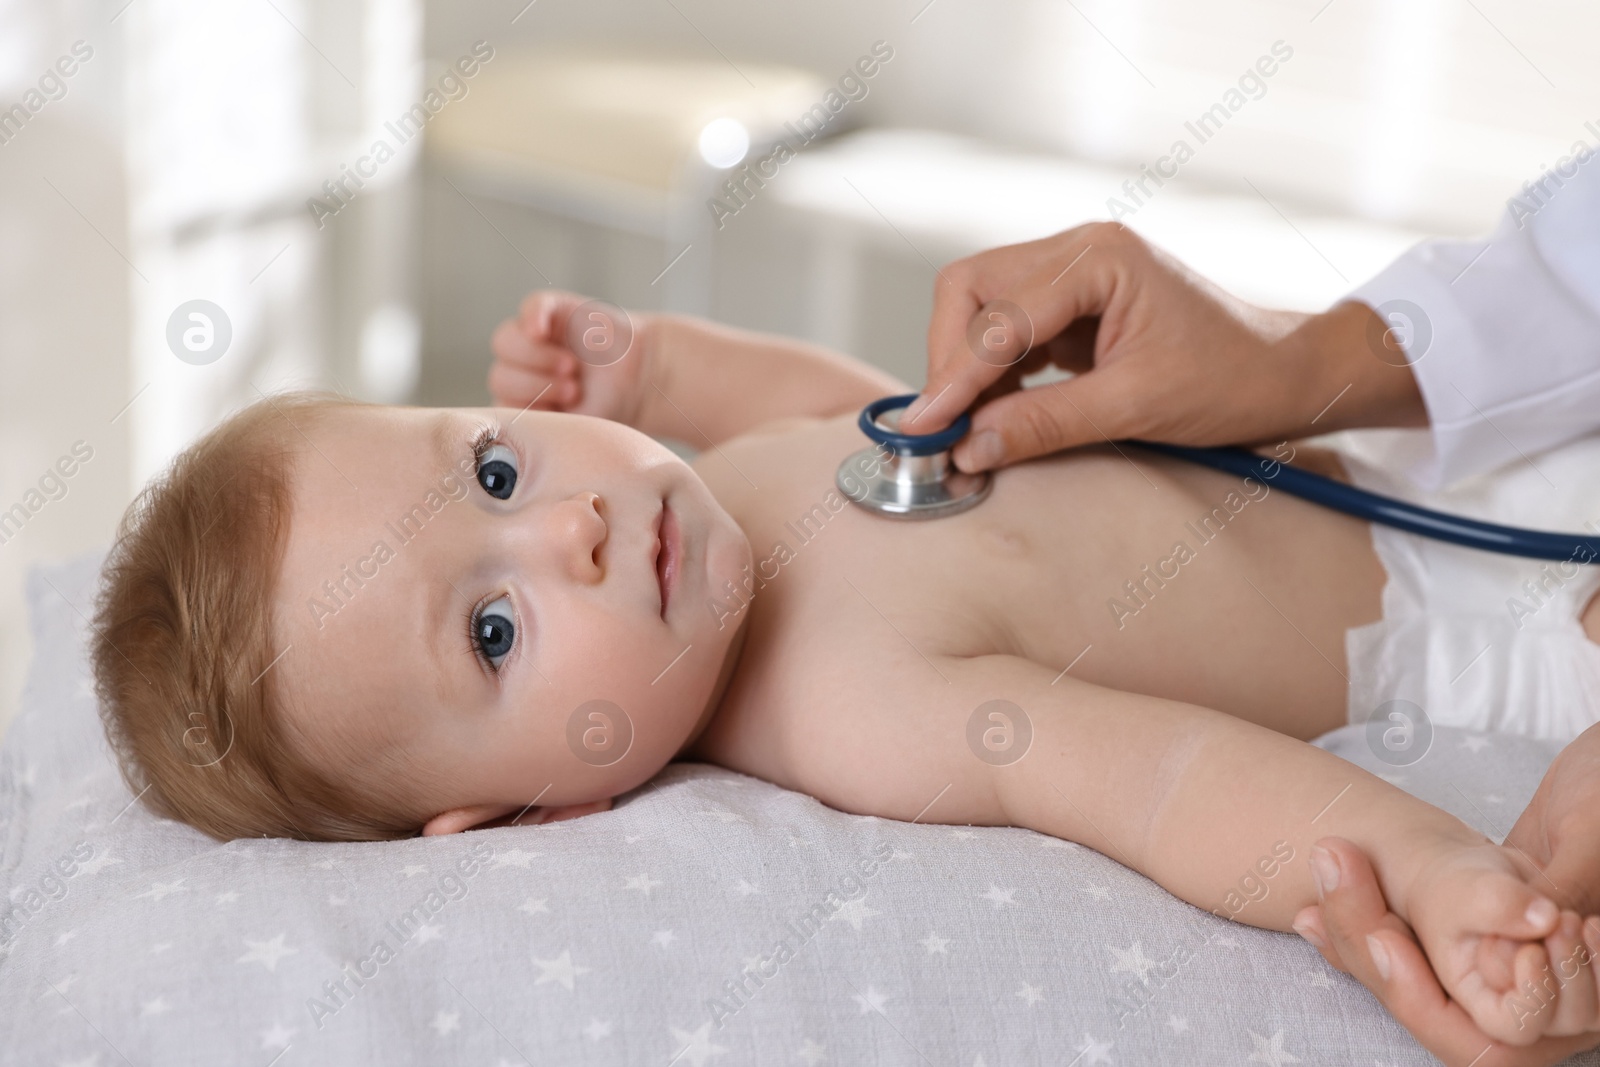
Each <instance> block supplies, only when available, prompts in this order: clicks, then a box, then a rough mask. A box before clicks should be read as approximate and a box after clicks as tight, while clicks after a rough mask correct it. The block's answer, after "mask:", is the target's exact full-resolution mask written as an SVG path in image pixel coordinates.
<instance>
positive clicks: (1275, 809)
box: [807, 656, 1556, 1044]
mask: <svg viewBox="0 0 1600 1067" xmlns="http://www.w3.org/2000/svg"><path fill="white" fill-rule="evenodd" d="M938 670H939V676H938V677H936V676H934V673H933V672H932V671H930V670H929V669H928V666H927V665H926V664H920V665H919V664H918V663H917V662H915V661H912V662H908V663H907V664H905V665H904V671H903V672H895V673H896V674H897V675H898V674H901V673H904V675H905V677H907V678H910V679H916V678H919V677H921V678H925V679H926V684H913V685H911V686H909V687H908V686H906V685H904V684H902V683H901V682H900V681H899V680H898V678H897V681H896V684H895V685H893V686H886V687H885V688H886V689H889V690H891V692H888V693H886V694H884V695H882V696H873V697H869V698H867V704H868V706H867V707H865V708H863V707H861V706H860V704H859V703H858V704H857V707H856V709H855V711H856V712H857V714H855V715H853V716H851V717H850V719H849V727H848V729H847V724H846V723H845V722H838V723H834V724H833V726H834V729H835V731H836V735H837V736H841V737H849V738H850V739H851V741H852V745H851V746H850V748H851V750H852V755H853V756H855V757H856V758H851V759H845V760H839V761H836V762H835V763H833V764H832V765H831V766H829V767H818V768H808V770H809V771H810V772H811V773H809V774H808V775H807V777H808V778H812V779H814V780H816V784H817V785H818V786H819V788H818V789H817V790H815V793H816V795H818V796H819V797H820V798H821V799H823V800H824V801H826V802H828V803H834V804H836V805H837V806H841V807H844V808H846V809H847V810H865V809H871V813H873V814H878V815H887V816H891V817H897V818H906V819H910V818H913V817H914V816H917V815H918V814H919V812H920V811H921V809H923V808H924V807H926V808H927V810H926V812H925V813H922V815H921V821H924V822H953V823H980V824H990V825H1014V826H1023V827H1028V828H1030V829H1034V830H1038V831H1041V832H1044V833H1048V834H1052V835H1054V836H1056V837H1061V838H1066V839H1069V840H1073V841H1077V842H1080V843H1082V844H1085V845H1089V846H1090V847H1093V848H1095V849H1098V850H1099V851H1101V852H1104V853H1105V854H1106V855H1108V856H1110V857H1112V858H1114V859H1117V860H1119V861H1120V862H1122V863H1124V864H1126V865H1127V866H1129V867H1132V868H1134V869H1136V870H1138V871H1141V872H1142V873H1144V874H1146V875H1147V876H1149V877H1150V878H1152V879H1154V880H1155V881H1157V882H1159V883H1160V884H1161V885H1162V886H1164V887H1165V888H1166V889H1168V890H1169V891H1170V892H1172V893H1173V894H1175V895H1177V896H1179V897H1181V898H1183V899H1184V900H1186V901H1189V902H1190V903H1192V904H1194V905H1196V906H1199V907H1202V908H1205V909H1207V910H1208V911H1212V912H1213V913H1215V914H1218V915H1221V916H1223V917H1225V918H1231V919H1235V920H1237V921H1239V922H1243V923H1248V924H1250V925H1253V926H1259V927H1265V928H1268V929H1273V930H1288V929H1290V924H1291V922H1292V921H1293V919H1294V918H1295V915H1296V913H1297V912H1298V911H1299V910H1300V909H1301V908H1303V907H1305V906H1307V905H1308V904H1311V903H1314V902H1316V900H1317V898H1318V894H1317V890H1316V887H1315V885H1314V883H1313V880H1312V872H1311V868H1310V866H1309V865H1308V864H1307V863H1306V862H1305V860H1306V858H1307V857H1308V856H1309V854H1310V849H1311V846H1312V844H1313V842H1315V841H1316V840H1317V839H1318V838H1321V837H1324V836H1330V835H1331V836H1338V837H1342V838H1345V839H1347V840H1349V841H1351V842H1353V843H1355V844H1356V845H1358V846H1359V847H1360V848H1361V849H1362V850H1363V851H1364V852H1365V853H1366V854H1367V855H1368V856H1369V857H1371V859H1372V863H1373V867H1374V869H1375V870H1376V872H1377V874H1378V878H1379V881H1380V884H1381V886H1382V888H1383V892H1384V896H1385V898H1386V899H1387V900H1388V901H1389V902H1390V903H1391V905H1392V907H1393V909H1394V911H1395V912H1396V914H1398V915H1399V916H1400V917H1401V918H1403V919H1405V920H1407V921H1408V922H1410V923H1411V924H1412V925H1413V926H1414V927H1416V929H1417V931H1418V934H1419V936H1420V937H1421V939H1422V941H1423V944H1424V946H1425V947H1426V948H1427V949H1428V952H1429V955H1430V958H1431V959H1432V960H1433V962H1434V963H1435V966H1436V969H1437V970H1438V971H1439V974H1440V978H1441V980H1443V981H1444V983H1445V985H1446V988H1448V989H1449V990H1450V991H1451V993H1452V995H1454V996H1455V997H1456V998H1457V999H1458V1000H1461V1001H1462V1003H1463V1005H1464V1006H1465V1007H1467V1008H1468V1010H1469V1011H1470V1012H1471V1013H1472V1014H1473V1017H1474V1018H1475V1019H1476V1020H1477V1021H1478V1023H1479V1025H1481V1026H1484V1028H1485V1030H1489V1031H1490V1032H1493V1033H1495V1036H1497V1037H1501V1039H1502V1040H1507V1041H1511V1042H1514V1043H1517V1044H1524V1043H1527V1042H1528V1041H1531V1040H1533V1039H1534V1038H1535V1037H1537V1036H1538V1035H1539V1033H1541V1032H1543V1028H1542V1027H1539V1026H1537V1025H1536V1024H1537V1021H1535V1027H1534V1028H1532V1029H1528V1030H1527V1031H1526V1032H1525V1033H1524V1032H1522V1031H1521V1030H1520V1029H1519V1028H1518V1027H1517V1026H1516V1020H1515V1018H1514V1016H1513V1015H1512V1014H1511V1011H1510V1009H1509V1008H1507V1007H1506V1005H1505V1004H1504V1003H1503V998H1502V997H1500V996H1499V994H1498V993H1495V992H1494V991H1492V990H1489V989H1488V988H1487V987H1485V986H1483V985H1482V984H1481V982H1480V983H1479V984H1477V985H1474V984H1473V983H1474V981H1475V971H1474V969H1473V963H1474V960H1473V958H1472V955H1473V950H1474V949H1475V946H1476V942H1477V939H1478V938H1481V937H1482V936H1483V935H1490V934H1499V935H1502V936H1508V937H1513V938H1517V939H1522V940H1527V939H1537V938H1543V937H1545V936H1547V935H1549V934H1551V933H1552V931H1553V930H1554V929H1555V925H1556V908H1555V907H1554V905H1552V904H1550V903H1549V902H1548V901H1543V898H1542V897H1541V896H1540V894H1539V893H1538V892H1537V891H1535V890H1534V889H1533V888H1531V887H1530V886H1529V884H1528V879H1529V878H1532V877H1536V875H1535V874H1533V873H1532V872H1531V871H1524V870H1522V869H1521V868H1520V867H1519V866H1518V864H1517V862H1516V859H1515V856H1514V854H1513V853H1511V852H1510V851H1509V850H1505V849H1501V848H1499V847H1498V846H1496V845H1494V844H1492V843H1491V842H1489V841H1488V840H1487V839H1486V838H1484V837H1483V835H1481V834H1479V833H1477V832H1476V831H1474V830H1472V829H1470V828H1469V827H1467V826H1466V825H1465V824H1463V823H1461V822H1460V821H1459V820H1458V819H1456V818H1455V817H1453V816H1451V815H1449V814H1447V813H1446V812H1443V811H1441V810H1439V809H1437V808H1435V807H1433V806H1431V805H1429V804H1426V803H1424V802H1422V801H1420V800H1418V799H1416V798H1414V797H1412V796H1410V795H1409V794H1407V793H1404V792H1402V791H1401V790H1399V789H1397V788H1395V787H1394V786H1391V785H1389V784H1388V783H1387V782H1384V781H1383V780H1381V779H1379V778H1377V777H1375V776H1373V775H1371V774H1368V773H1367V772H1365V771H1363V770H1361V769H1360V768H1358V767H1356V766H1354V765H1353V764H1350V763H1348V762H1346V761H1344V760H1341V759H1339V758H1337V757H1335V756H1333V755H1331V754H1329V753H1327V752H1324V751H1322V750H1321V749H1318V748H1315V747H1313V746H1311V745H1308V744H1306V743H1304V742H1301V741H1298V740H1295V739H1293V738H1290V737H1287V736H1285V735H1282V734H1278V733H1275V732H1273V731H1270V730H1267V729H1265V728H1263V727H1260V726H1257V725H1255V724H1253V723H1250V722H1246V721H1244V720H1242V719H1236V718H1233V717H1232V716H1229V715H1225V714H1223V713H1220V712H1216V711H1212V710H1209V709H1206V708H1201V707H1196V706H1193V705H1188V704H1183V703H1179V702H1175V701H1169V700H1161V699H1156V698H1152V697H1145V696H1139V695H1135V694H1131V693H1124V692H1118V691H1115V690H1109V689H1104V688H1101V687H1098V686H1095V685H1091V684H1088V683H1084V682H1080V681H1076V680H1074V679H1073V678H1071V677H1070V676H1062V677H1054V676H1053V675H1052V672H1051V671H1050V670H1048V669H1046V668H1044V667H1042V666H1040V665H1038V664H1035V663H1032V662H1030V661H1027V660H1022V659H1018V658H1014V657H1007V656H984V657H975V658H960V659H954V658H953V659H940V660H939V667H938ZM995 700H1003V701H1009V702H1010V703H1011V704H1013V705H1015V707H1016V708H1020V709H1021V712H1020V714H1019V713H1017V712H1014V711H1013V712H1010V713H1009V716H1008V717H1009V718H1010V720H1012V721H1010V722H1007V721H1005V719H987V718H985V713H979V714H978V719H979V724H978V725H979V729H978V730H977V731H973V730H971V728H970V725H969V724H970V723H971V720H972V718H973V716H974V713H975V712H978V710H979V709H980V708H981V707H982V706H984V705H986V704H988V703H989V702H991V701H995ZM991 710H994V711H997V712H999V713H1000V714H1002V715H1006V714H1007V713H1006V712H1005V710H1004V709H998V708H993V706H992V705H991ZM1024 719H1025V720H1026V723H1027V724H1028V728H1029V729H1031V733H1032V738H1031V742H1030V743H1029V744H1028V747H1027V750H1026V752H1025V754H1023V755H1022V756H1021V758H1017V759H1015V760H1014V761H1013V762H1006V757H1007V756H1008V755H1009V754H1010V753H1008V751H1007V749H1006V744H1005V743H1006V739H1007V738H1006V731H1007V730H1008V729H1009V730H1010V738H1011V743H1012V744H1013V745H1016V744H1020V740H1019V739H1020V738H1021V737H1022V736H1023V733H1024V732H1025V731H1024V729H1023V728H1022V722H1023V720H1024ZM986 730H987V731H992V733H991V734H990V737H989V740H990V746H989V747H988V748H986V749H985V751H986V752H990V753H991V755H990V757H989V758H988V759H980V758H979V756H978V755H977V754H976V753H977V751H978V749H977V748H975V747H974V746H975V745H977V746H981V745H982V741H983V733H984V731H986ZM972 738H976V739H975V740H969V739H972ZM1014 751H1015V750H1012V752H1014ZM890 753H893V754H894V755H893V756H890V755H889V754H890ZM941 790H942V792H941ZM936 797H937V799H935V798H936ZM930 801H932V803H931V805H930V803H929V802H930ZM1541 901H1543V903H1540V902H1541ZM1530 908H1532V909H1535V910H1533V911H1531V912H1530ZM1497 1023H1498V1024H1499V1025H1498V1027H1497V1030H1498V1032H1496V1031H1495V1030H1491V1026H1494V1025H1495V1024H1497Z"/></svg>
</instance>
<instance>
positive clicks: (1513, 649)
mask: <svg viewBox="0 0 1600 1067" xmlns="http://www.w3.org/2000/svg"><path fill="white" fill-rule="evenodd" d="M1330 443H1331V444H1333V445H1334V446H1335V447H1337V448H1338V449H1339V451H1340V453H1341V455H1342V456H1343V457H1344V460H1345V469H1346V470H1348V471H1349V472H1350V476H1351V479H1352V480H1353V481H1354V482H1355V484H1356V485H1358V486H1360V487H1362V488H1364V489H1370V490H1373V491H1375V492H1379V493H1384V494H1387V495H1389V496H1394V497H1399V498H1401V499H1404V500H1409V501H1411V502H1413V503H1416V504H1419V505H1422V506H1424V507H1430V508H1435V509H1437V510H1439V511H1445V512H1451V513H1454V514H1458V515H1467V516H1470V517H1472V518H1476V519H1481V520H1483V521H1486V522H1495V523H1500V524H1502V525H1508V526H1525V527H1530V528H1533V529H1543V530H1555V531H1560V532H1572V533H1589V534H1600V436H1596V437H1587V438H1584V439H1582V440H1580V441H1577V442H1574V443H1572V444H1569V445H1564V446H1562V447H1561V448H1558V449H1554V450H1552V451H1549V452H1541V453H1539V454H1537V455H1534V456H1531V457H1529V458H1528V460H1527V461H1526V462H1524V461H1518V462H1516V463H1513V464H1509V465H1507V466H1506V467H1504V468H1502V469H1500V470H1498V471H1494V472H1492V473H1490V474H1487V475H1483V476H1481V477H1477V478H1472V479H1467V480H1465V481H1463V482H1461V483H1458V484H1456V485H1454V486H1451V487H1450V488H1449V489H1447V490H1443V491H1439V492H1424V491H1422V490H1420V489H1418V488H1417V487H1416V486H1415V485H1413V484H1412V483H1410V482H1409V481H1407V480H1406V479H1405V478H1404V477H1403V476H1401V475H1400V474H1398V473H1397V472H1398V471H1399V470H1400V469H1402V468H1401V464H1402V463H1404V462H1406V461H1407V460H1408V459H1409V458H1410V457H1412V456H1413V455H1415V454H1416V452H1417V451H1418V450H1421V449H1426V448H1428V447H1429V445H1428V437H1427V433H1426V431H1422V430H1383V431H1359V432H1353V433H1345V434H1340V435H1338V437H1337V438H1335V439H1333V440H1332V441H1330ZM1372 543H1373V547H1374V548H1375V549H1376V550H1377V553H1378V558H1379V559H1380V560H1381V561H1382V562H1383V566H1384V569H1385V570H1387V571H1388V574H1389V580H1388V582H1387V583H1386V584H1385V586H1384V589H1383V618H1382V619H1381V620H1380V621H1378V622H1375V623H1372V624H1370V625H1367V626H1358V627H1355V628H1354V629H1351V630H1349V631H1348V632H1347V633H1346V634H1345V651H1346V654H1347V656H1348V659H1349V663H1350V698H1349V705H1348V707H1349V715H1350V721H1351V722H1358V723H1360V722H1366V721H1367V719H1368V717H1369V716H1370V715H1371V714H1372V712H1373V710H1374V709H1375V708H1377V707H1379V706H1380V705H1382V704H1385V703H1387V702H1388V701H1391V700H1397V699H1400V700H1409V701H1412V702H1414V703H1416V704H1418V705H1420V706H1421V707H1422V708H1423V709H1424V710H1425V711H1426V713H1427V715H1428V717H1429V718H1430V719H1431V720H1432V721H1433V722H1435V723H1439V724H1444V725H1450V726H1462V727H1466V728H1468V729H1472V730H1504V731H1509V732H1513V733H1519V734H1527V735H1530V736H1533V737H1541V738H1550V739H1554V740H1560V741H1567V740H1570V739H1572V738H1573V737H1576V736H1577V735H1578V734H1579V733H1581V732H1582V731H1583V730H1584V729H1585V728H1586V727H1588V726H1589V725H1591V724H1592V723H1594V722H1596V721H1600V645H1596V644H1595V643H1594V642H1592V641H1590V640H1589V639H1588V637H1587V636H1586V635H1585V634H1584V632H1583V629H1582V627H1581V626H1580V624H1579V616H1580V615H1581V614H1582V612H1583V609H1584V607H1585V606H1586V605H1587V604H1588V602H1589V598H1590V597H1591V596H1593V595H1594V593H1595V590H1596V588H1597V587H1600V564H1589V565H1580V564H1578V563H1574V562H1560V563H1546V562H1541V561H1539V560H1530V559H1523V558H1520V557H1516V556H1504V555H1500V554H1497V553H1492V552H1483V551H1480V550H1477V549H1470V548H1462V547H1459V546H1456V545H1451V544H1446V543H1445V542H1443V541H1434V540H1431V539H1429V538H1424V537H1418V536H1416V535H1414V534H1408V533H1403V532H1401V531H1399V530H1395V529H1391V528H1390V527H1387V526H1379V525H1376V524H1374V525H1373V527H1372Z"/></svg>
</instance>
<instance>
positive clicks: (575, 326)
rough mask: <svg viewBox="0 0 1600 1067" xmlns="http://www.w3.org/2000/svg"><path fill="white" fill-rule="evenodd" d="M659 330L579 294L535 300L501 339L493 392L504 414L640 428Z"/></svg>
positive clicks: (494, 343) (539, 295)
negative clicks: (513, 411)
mask: <svg viewBox="0 0 1600 1067" xmlns="http://www.w3.org/2000/svg"><path fill="white" fill-rule="evenodd" d="M651 322H652V320H651V319H650V318H649V317H648V316H643V315H630V314H629V313H628V312H626V311H623V310H622V309H621V308H618V307H615V306H614V305H611V304H606V303H602V302H600V301H593V300H588V299H586V298H585V297H581V296H578V295H577V294H576V293H566V292H562V291H560V290H556V289H546V290H541V291H539V292H535V293H530V294H529V295H528V297H527V299H525V300H524V301H523V302H522V308H521V310H520V311H519V313H518V314H517V317H516V318H514V319H506V320H505V321H504V322H502V323H501V324H500V325H499V326H498V327H497V328H496V329H495V331H494V337H493V338H492V339H491V341H490V347H491V348H492V349H493V351H494V365H493V366H491V367H490V368H489V392H490V394H491V395H492V396H493V397H494V401H495V403H496V404H497V405H499V406H501V407H513V408H528V407H532V408H535V409H537V410H540V411H566V412H575V413H577V414H580V415H597V416H599V417H600V418H603V419H611V420H613V421H614V422H624V423H627V424H628V425H630V426H636V425H637V424H638V423H637V420H638V417H639V412H640V409H641V408H642V407H643V404H644V399H645V397H644V393H645V389H646V388H647V383H648V382H649V380H650V377H649V372H650V363H651V360H652V351H651V349H652V347H653V345H652V333H653V327H652V325H651Z"/></svg>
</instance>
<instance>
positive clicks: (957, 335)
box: [906, 223, 1142, 433]
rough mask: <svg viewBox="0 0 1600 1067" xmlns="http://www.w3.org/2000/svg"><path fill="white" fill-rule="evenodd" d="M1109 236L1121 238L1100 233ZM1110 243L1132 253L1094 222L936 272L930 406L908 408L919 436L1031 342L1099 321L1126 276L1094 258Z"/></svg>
mask: <svg viewBox="0 0 1600 1067" xmlns="http://www.w3.org/2000/svg"><path fill="white" fill-rule="evenodd" d="M1111 230H1115V231H1117V233H1118V236H1116V237H1107V236H1105V235H1106V234H1107V233H1109V232H1110V231H1111ZM1097 241H1098V242H1099V245H1097V244H1096V242H1097ZM1109 241H1116V242H1119V244H1118V247H1126V248H1131V247H1133V246H1134V243H1135V242H1138V238H1136V237H1132V235H1131V231H1128V230H1126V229H1125V228H1124V227H1121V226H1116V225H1115V224H1112V223H1091V224H1089V225H1087V226H1080V227H1077V228H1076V229H1072V230H1068V231H1066V232H1065V233H1061V234H1058V235H1056V236H1055V237H1051V238H1046V239H1045V240H1043V241H1034V242H1030V243H1029V244H1025V245H1011V246H1008V247H1005V248H997V249H993V250H991V251H988V252H983V253H980V254H979V255H976V256H972V257H969V258H967V259H964V260H958V261H957V262H955V263H952V264H950V265H949V266H947V267H945V268H944V269H943V270H941V271H940V274H939V278H938V279H937V280H936V281H935V282H934V301H933V315H932V317H931V319H930V321H929V324H928V384H927V385H926V386H924V387H923V390H922V397H925V398H926V401H922V400H919V401H918V402H915V403H913V404H912V405H911V407H910V408H909V409H908V410H907V412H906V421H907V422H910V421H913V420H920V421H919V425H918V427H917V430H918V432H919V433H932V432H934V431H935V430H937V429H940V428H942V427H944V426H948V425H949V424H950V423H951V422H952V421H953V420H954V419H955V417H956V416H957V415H959V414H960V413H961V412H963V411H965V410H966V409H967V408H968V407H969V406H970V405H971V404H972V402H973V400H974V399H976V398H977V396H978V394H980V393H981V392H983V390H984V389H985V388H987V387H988V386H989V385H990V384H991V383H993V382H994V381H996V380H997V379H999V378H1000V377H1001V375H1003V374H1004V373H1005V371H1006V369H1007V368H1008V367H1010V366H1011V365H1012V364H1014V363H1015V362H1016V361H1017V360H1018V359H1020V358H1021V357H1022V355H1023V353H1024V352H1026V351H1027V350H1028V348H1029V347H1030V346H1036V345H1042V344H1044V343H1045V342H1047V341H1049V340H1051V339H1052V338H1054V337H1055V336H1056V335H1057V334H1059V333H1060V332H1061V331H1062V330H1063V329H1064V328H1065V327H1066V326H1067V325H1068V324H1069V323H1071V322H1072V321H1073V320H1074V319H1077V318H1080V317H1084V316H1093V315H1098V314H1099V313H1100V310H1101V308H1103V307H1104V306H1105V304H1106V303H1108V302H1109V299H1110V295H1111V293H1112V291H1113V290H1114V288H1115V286H1116V285H1117V279H1118V278H1119V277H1121V276H1122V273H1123V272H1122V271H1121V270H1120V269H1118V268H1117V267H1116V266H1115V264H1114V262H1113V261H1112V259H1111V258H1110V257H1109V256H1106V255H1101V254H1100V252H1101V248H1102V247H1110V245H1109V244H1108V242H1109ZM1139 243H1142V242H1139ZM1053 280H1054V281H1058V283H1059V284H1056V285H1054V286H1052V285H1051V284H1050V283H1051V282H1052V281H1053Z"/></svg>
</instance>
